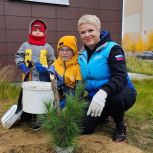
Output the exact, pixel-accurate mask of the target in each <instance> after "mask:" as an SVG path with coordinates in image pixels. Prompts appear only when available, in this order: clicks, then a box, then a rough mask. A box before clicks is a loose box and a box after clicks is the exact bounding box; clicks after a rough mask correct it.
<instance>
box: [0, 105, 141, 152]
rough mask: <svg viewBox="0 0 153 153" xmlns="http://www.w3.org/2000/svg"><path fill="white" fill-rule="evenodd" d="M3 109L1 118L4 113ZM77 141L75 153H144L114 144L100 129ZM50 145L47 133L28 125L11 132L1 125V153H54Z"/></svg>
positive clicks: (121, 144)
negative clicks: (33, 129)
mask: <svg viewBox="0 0 153 153" xmlns="http://www.w3.org/2000/svg"><path fill="white" fill-rule="evenodd" d="M0 104H1V105H2V104H4V103H1V102H0ZM2 108H3V107H0V116H2V114H3V113H4V109H2ZM77 141H78V147H77V148H76V152H75V153H143V151H142V150H140V149H138V148H136V147H133V146H130V145H128V144H127V143H126V142H123V143H115V142H113V141H112V139H111V133H110V132H108V134H106V132H103V131H102V129H100V128H99V129H98V130H97V131H96V132H95V133H94V134H91V135H83V136H80V137H79V138H78V140H77ZM50 144H51V140H50V139H49V137H48V135H47V134H46V133H44V132H43V131H37V132H34V131H32V130H31V129H30V127H29V126H28V125H26V124H21V125H18V126H16V127H14V128H11V129H9V130H6V129H4V128H3V127H2V126H1V125H0V153H54V151H53V150H52V147H51V145H50Z"/></svg>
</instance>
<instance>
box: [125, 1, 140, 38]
mask: <svg viewBox="0 0 153 153" xmlns="http://www.w3.org/2000/svg"><path fill="white" fill-rule="evenodd" d="M142 8H143V0H134V1H133V0H125V3H124V23H123V24H124V34H128V35H129V36H130V38H131V39H133V40H135V39H138V38H139V37H140V35H141V31H142V14H143V13H142V11H143V9H142Z"/></svg>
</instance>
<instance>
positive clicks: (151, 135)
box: [0, 58, 153, 153]
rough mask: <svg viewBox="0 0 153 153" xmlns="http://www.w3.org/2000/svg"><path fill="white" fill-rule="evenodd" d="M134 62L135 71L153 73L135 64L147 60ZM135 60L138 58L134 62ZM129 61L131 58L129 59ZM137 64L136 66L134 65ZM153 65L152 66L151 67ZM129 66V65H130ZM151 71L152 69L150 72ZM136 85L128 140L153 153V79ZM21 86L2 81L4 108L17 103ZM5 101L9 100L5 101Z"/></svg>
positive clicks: (0, 101) (0, 97)
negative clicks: (135, 96)
mask: <svg viewBox="0 0 153 153" xmlns="http://www.w3.org/2000/svg"><path fill="white" fill-rule="evenodd" d="M130 60H131V61H132V62H133V64H130V65H131V66H133V69H134V67H135V69H136V68H137V69H139V71H134V72H137V73H144V71H145V72H146V73H145V74H152V73H153V71H152V69H153V65H152V63H151V62H150V63H148V62H147V64H148V66H146V65H147V64H146V65H145V64H144V65H142V67H143V68H142V67H141V65H135V63H137V64H138V63H139V62H140V63H141V62H146V61H139V60H138V59H134V58H132V59H130ZM134 60H136V61H135V62H134ZM128 62H129V59H128ZM134 65H135V66H134ZM151 65H152V67H151ZM128 66H129V65H128ZM149 71H151V72H150V73H149ZM134 85H135V87H136V89H137V93H138V95H137V101H136V103H135V105H134V106H133V107H132V108H131V109H130V110H129V111H128V112H127V113H126V120H127V124H128V138H127V142H128V143H129V144H131V145H134V146H137V147H139V148H141V149H143V150H144V151H146V152H149V153H152V150H153V89H152V88H153V79H149V80H141V81H140V80H138V81H134ZM19 90H20V88H19V87H18V86H16V85H13V84H9V83H0V105H1V106H2V107H1V108H2V110H7V108H8V107H9V106H10V105H11V104H12V103H16V100H17V98H18V95H19ZM5 101H7V102H6V103H5Z"/></svg>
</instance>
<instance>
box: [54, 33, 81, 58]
mask: <svg viewBox="0 0 153 153" xmlns="http://www.w3.org/2000/svg"><path fill="white" fill-rule="evenodd" d="M63 46H67V47H69V48H71V49H72V51H73V53H74V56H77V55H78V47H77V39H76V37H75V36H63V37H61V38H60V39H59V41H58V44H57V54H58V50H59V48H61V47H63Z"/></svg>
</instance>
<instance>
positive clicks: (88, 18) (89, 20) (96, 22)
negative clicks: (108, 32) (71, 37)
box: [78, 14, 101, 30]
mask: <svg viewBox="0 0 153 153" xmlns="http://www.w3.org/2000/svg"><path fill="white" fill-rule="evenodd" d="M82 24H91V25H93V26H95V27H96V28H97V29H98V30H100V29H101V22H100V19H99V18H98V17H97V16H96V15H89V14H85V15H83V16H81V17H80V19H79V21H78V29H79V27H80V25H82Z"/></svg>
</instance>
